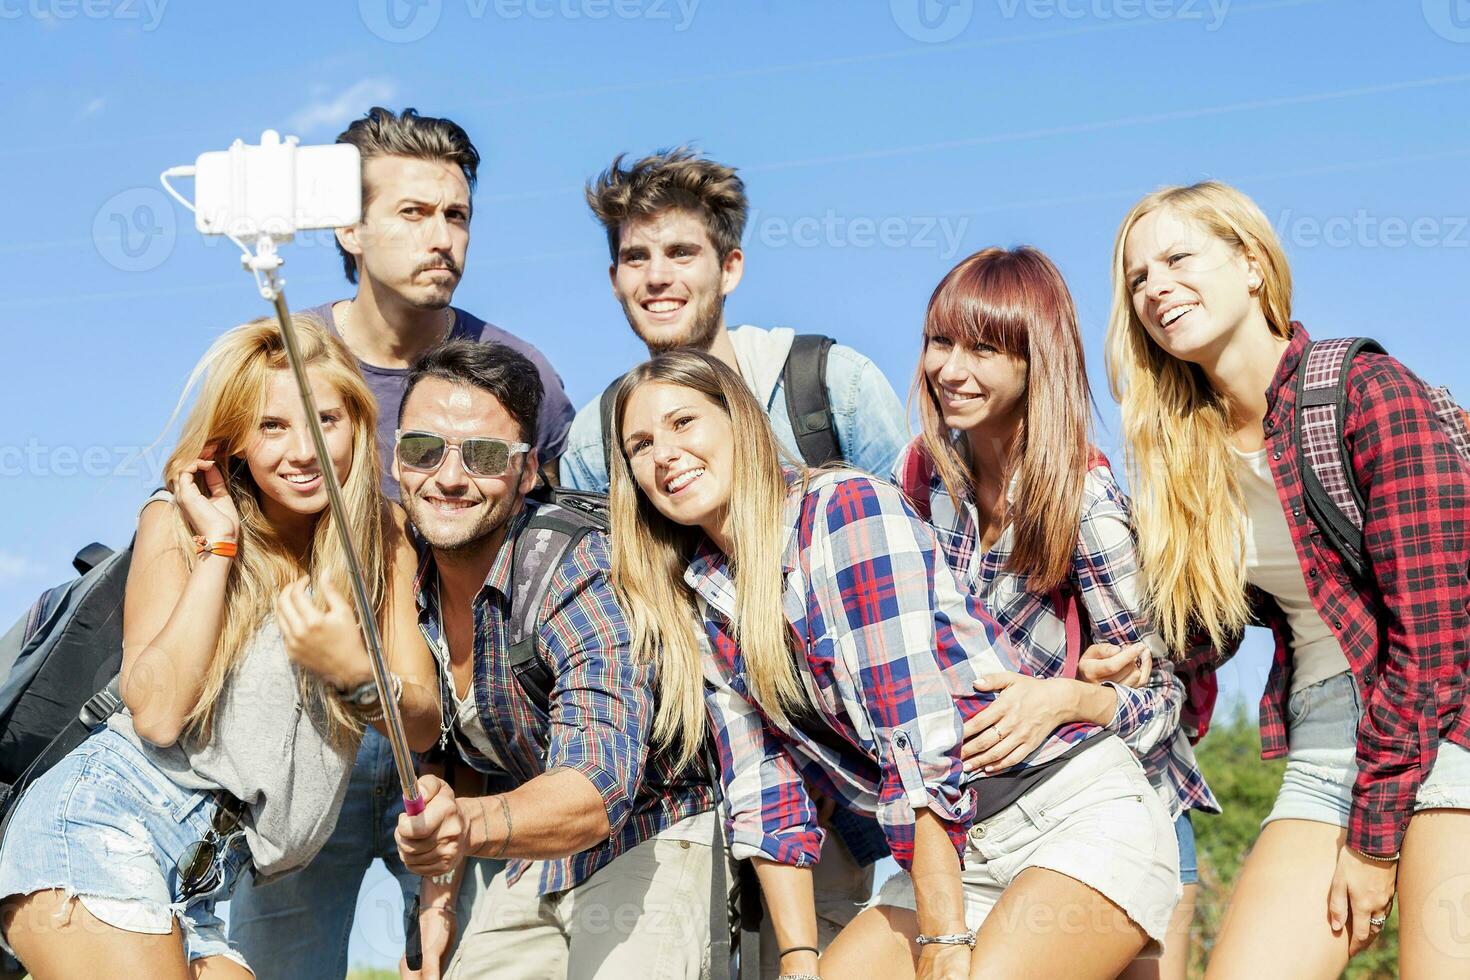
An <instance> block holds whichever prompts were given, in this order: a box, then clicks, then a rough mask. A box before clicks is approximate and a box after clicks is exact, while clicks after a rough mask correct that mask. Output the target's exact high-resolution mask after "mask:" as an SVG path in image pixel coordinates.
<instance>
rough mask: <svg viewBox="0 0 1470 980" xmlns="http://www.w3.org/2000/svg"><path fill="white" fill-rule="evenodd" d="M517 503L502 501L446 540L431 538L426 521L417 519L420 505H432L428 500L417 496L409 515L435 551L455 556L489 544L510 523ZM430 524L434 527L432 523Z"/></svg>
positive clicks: (473, 551)
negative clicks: (419, 498) (469, 526)
mask: <svg viewBox="0 0 1470 980" xmlns="http://www.w3.org/2000/svg"><path fill="white" fill-rule="evenodd" d="M515 503H516V501H515V500H514V499H512V500H506V501H501V506H499V507H491V508H490V512H489V513H487V514H486V515H485V517H484V519H483V520H481V521H480V522H479V523H478V524H477V525H475V526H474V527H473V528H470V529H468V530H467V531H466V532H464V533H463V534H462V535H460V536H456V537H455V538H452V539H446V540H437V541H436V540H434V538H431V537H430V536H429V535H428V534H427V533H425V522H423V521H419V520H417V519H415V517H414V512H415V511H416V510H418V508H419V507H424V508H429V507H430V504H429V503H427V502H426V501H419V500H418V499H417V498H414V505H413V506H412V507H410V508H409V513H408V517H409V520H411V521H413V524H414V526H415V527H416V528H417V529H418V532H419V535H420V536H421V537H423V539H424V540H425V541H426V542H428V544H429V547H431V548H433V549H434V550H435V551H441V552H444V553H445V554H447V555H455V556H459V555H471V554H474V553H475V552H476V551H478V550H480V549H481V548H483V547H485V546H486V545H487V544H489V543H490V541H491V539H492V538H494V537H495V536H496V535H498V534H499V533H500V532H501V531H502V530H503V529H504V528H505V526H506V525H507V524H509V523H510V519H511V517H512V515H513V514H514V510H515V507H514V505H515ZM430 526H431V527H432V525H430Z"/></svg>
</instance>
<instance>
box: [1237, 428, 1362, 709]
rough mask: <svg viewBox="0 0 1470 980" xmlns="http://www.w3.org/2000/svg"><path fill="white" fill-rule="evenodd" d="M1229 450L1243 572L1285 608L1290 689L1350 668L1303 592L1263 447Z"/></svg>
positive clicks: (1304, 587) (1303, 584) (1304, 585)
mask: <svg viewBox="0 0 1470 980" xmlns="http://www.w3.org/2000/svg"><path fill="white" fill-rule="evenodd" d="M1231 451H1232V452H1234V453H1235V461H1236V465H1235V473H1236V476H1237V477H1238V478H1239V480H1240V489H1241V492H1242V494H1243V495H1244V496H1245V578H1246V581H1247V582H1249V583H1250V584H1251V585H1254V586H1255V587H1256V588H1258V589H1260V590H1261V591H1262V592H1266V593H1268V594H1269V595H1270V596H1271V597H1272V598H1273V599H1275V600H1276V604H1277V605H1279V606H1280V607H1281V611H1282V612H1284V613H1286V620H1287V622H1288V623H1289V624H1290V626H1291V661H1292V670H1291V690H1292V693H1295V692H1297V691H1299V690H1301V689H1302V688H1304V687H1309V686H1310V685H1312V684H1316V683H1317V682H1318V681H1324V680H1326V679H1327V678H1329V677H1333V676H1336V675H1337V674H1340V673H1342V672H1343V671H1345V670H1347V669H1349V665H1348V661H1347V656H1346V655H1345V654H1344V653H1343V652H1342V645H1341V644H1339V643H1338V642H1337V637H1335V636H1333V635H1332V631H1331V630H1330V629H1328V628H1327V624H1326V623H1325V622H1324V621H1323V620H1322V617H1321V616H1319V615H1317V610H1316V608H1315V607H1314V606H1313V605H1312V600H1311V597H1310V596H1308V595H1307V580H1306V578H1304V577H1303V576H1302V565H1301V561H1300V560H1298V558H1297V554H1296V546H1295V545H1294V544H1292V540H1291V528H1289V527H1287V525H1286V515H1285V514H1284V513H1283V512H1282V510H1281V498H1280V497H1279V496H1278V495H1277V493H1276V482H1275V481H1274V480H1273V479H1272V478H1271V467H1270V464H1269V463H1268V462H1267V461H1266V450H1264V449H1261V450H1257V451H1256V452H1253V453H1243V452H1241V451H1240V450H1238V449H1236V448H1235V447H1233V446H1232V447H1231Z"/></svg>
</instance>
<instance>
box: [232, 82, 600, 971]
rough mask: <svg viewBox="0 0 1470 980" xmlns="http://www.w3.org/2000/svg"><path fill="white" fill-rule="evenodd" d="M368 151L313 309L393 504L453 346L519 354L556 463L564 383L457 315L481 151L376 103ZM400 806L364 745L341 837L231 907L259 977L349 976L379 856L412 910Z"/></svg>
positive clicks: (413, 115) (385, 758) (363, 143)
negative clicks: (357, 377)
mask: <svg viewBox="0 0 1470 980" xmlns="http://www.w3.org/2000/svg"><path fill="white" fill-rule="evenodd" d="M337 140H338V142H341V143H351V144H353V145H354V146H356V147H357V148H358V150H359V151H360V152H361V154H362V182H363V213H362V220H361V221H360V222H358V223H357V224H355V225H352V226H351V227H347V228H339V229H337V245H338V248H339V249H340V250H341V252H342V257H343V263H344V268H345V271H346V274H347V280H348V282H352V283H356V285H357V292H356V294H355V295H354V296H352V297H351V298H349V299H343V300H338V301H337V302H335V303H327V304H324V305H322V306H319V307H316V308H314V309H312V310H309V311H307V312H310V313H313V314H315V315H317V316H319V317H320V318H321V319H322V320H324V321H326V323H327V324H328V325H330V326H331V327H332V328H333V330H335V331H336V333H337V335H338V336H340V337H341V338H342V340H343V341H344V342H345V343H346V344H347V346H348V348H349V349H350V350H351V351H352V353H353V354H355V355H356V356H357V360H358V367H359V368H361V370H362V373H363V376H364V377H365V378H366V379H367V383H368V386H369V387H370V388H371V389H372V391H373V394H374V396H376V398H377V400H378V413H379V418H378V447H379V451H380V459H382V460H383V462H384V472H383V487H384V490H385V491H386V492H387V493H388V495H389V496H391V497H394V498H396V497H397V496H398V484H397V481H396V480H394V478H393V475H392V473H391V472H389V468H388V466H387V461H388V460H389V459H391V458H392V453H393V427H394V420H395V419H396V418H397V417H398V408H399V403H400V402H401V401H402V399H403V391H404V386H405V384H406V382H407V380H408V373H409V372H408V369H409V366H410V365H411V364H412V363H413V362H414V361H415V360H416V359H417V358H418V357H419V356H420V355H421V354H422V353H424V352H425V351H427V350H430V349H432V348H434V347H436V346H438V345H439V344H442V343H444V342H445V341H446V340H451V339H452V340H468V341H474V342H492V341H493V342H496V343H499V344H504V345H506V346H508V347H510V348H513V349H515V350H517V351H519V352H520V353H521V354H523V355H524V356H525V357H526V358H528V359H529V360H530V362H531V363H532V364H533V365H534V366H535V373H536V374H537V375H539V377H540V379H541V382H542V384H543V385H544V387H545V395H544V397H543V398H541V399H540V411H539V417H538V419H537V424H536V426H535V431H536V432H537V441H536V450H537V458H538V459H541V460H548V461H549V460H554V459H555V458H556V456H557V455H558V454H559V453H560V452H561V450H562V446H563V444H564V442H565V439H566V432H567V426H568V424H569V423H570V421H571V417H572V406H571V403H570V402H569V401H568V400H567V397H566V393H565V392H564V391H563V390H562V384H561V379H560V378H559V377H557V375H556V372H555V371H553V370H552V368H551V365H550V363H549V362H548V361H547V360H546V358H545V357H544V356H543V355H542V354H541V352H540V351H538V350H536V349H535V348H534V347H532V346H531V345H530V344H528V343H526V342H525V341H524V340H521V339H520V338H518V337H515V336H512V335H511V334H509V333H507V332H505V331H504V330H501V329H500V328H499V327H496V326H493V325H491V324H488V323H486V322H485V321H483V320H481V319H479V318H477V317H474V316H472V315H470V314H469V313H467V312H465V311H464V310H460V309H457V308H455V307H454V306H451V305H450V301H451V300H452V299H453V297H454V291H455V288H456V287H457V286H458V285H459V280H460V275H461V273H462V271H463V269H464V264H465V253H466V251H467V250H468V248H469V239H470V217H471V214H472V204H471V200H470V192H471V191H472V190H473V189H474V186H475V176H476V168H477V167H478V166H479V162H480V154H479V152H478V151H477V150H476V149H475V147H474V144H473V143H471V142H470V139H469V137H468V136H467V135H466V134H465V131H464V130H463V129H461V128H460V127H459V126H458V125H456V124H455V123H453V122H451V121H450V120H448V119H436V118H433V117H429V116H421V115H419V114H418V113H417V112H416V111H415V110H413V109H405V110H404V111H403V112H402V113H394V112H392V111H390V110H388V109H384V108H381V107H377V108H374V109H372V110H371V111H370V112H369V113H368V114H367V115H366V116H364V117H362V118H361V119H358V120H356V121H355V122H353V123H352V124H351V125H350V126H348V127H347V129H346V131H345V132H343V133H342V135H341V136H339V137H338V138H337ZM402 810H403V801H402V798H401V790H400V788H399V784H398V777H397V770H396V768H395V766H394V763H393V754H392V752H391V751H390V749H389V746H388V740H387V739H385V738H384V737H383V736H381V735H379V734H378V733H377V732H376V731H372V730H369V731H368V732H367V733H366V734H365V735H364V736H363V739H362V744H361V746H360V748H359V750H358V755H357V760H356V763H355V765H354V766H353V770H352V781H351V782H350V783H349V785H348V789H347V796H346V798H345V800H344V801H343V804H342V812H341V816H340V817H339V818H338V822H337V827H336V829H335V830H334V831H333V833H332V836H331V837H330V838H329V839H328V841H327V843H326V845H325V846H324V847H323V848H322V850H321V853H320V854H318V855H317V857H316V858H315V859H314V860H313V861H312V862H311V864H309V865H308V866H307V867H306V868H304V869H302V870H301V871H300V872H298V873H296V874H294V875H290V876H288V877H286V878H283V879H281V880H279V881H275V882H272V883H270V884H268V885H263V886H259V885H254V884H253V883H250V882H245V883H242V884H241V886H240V887H239V888H237V889H236V892H235V895H234V898H233V900H232V901H231V902H230V938H231V940H232V941H234V942H236V943H238V944H239V945H240V947H241V949H242V950H243V951H244V953H245V955H246V957H247V958H248V959H249V961H250V963H251V964H252V966H254V968H255V970H256V972H257V975H258V976H259V977H260V980H277V978H280V980H316V978H321V980H341V978H342V977H343V976H344V975H345V974H346V972H347V946H348V937H349V936H350V934H351V932H352V922H353V917H354V913H355V911H356V907H357V893H358V890H359V888H360V886H361V883H362V880H363V876H364V875H365V874H366V873H367V870H368V868H369V866H370V865H371V864H372V862H373V859H374V858H381V859H382V860H383V861H384V863H385V864H386V865H387V866H388V869H389V871H390V872H392V873H393V874H394V876H395V877H396V878H397V879H398V881H399V885H400V888H401V889H402V892H403V896H404V899H405V901H409V900H411V899H412V896H413V895H414V894H415V893H416V892H417V889H418V876H417V875H413V874H411V873H409V872H408V871H406V870H405V869H404V868H403V865H402V864H401V863H400V862H399V860H398V854H397V851H396V849H395V848H394V847H393V841H392V828H393V826H394V822H395V821H396V820H397V817H398V814H399V813H401V812H402Z"/></svg>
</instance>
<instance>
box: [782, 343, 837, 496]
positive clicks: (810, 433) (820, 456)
mask: <svg viewBox="0 0 1470 980" xmlns="http://www.w3.org/2000/svg"><path fill="white" fill-rule="evenodd" d="M834 343H836V341H834V340H833V339H832V338H831V337H825V336H823V335H821V334H815V333H803V334H797V335H796V339H795V340H793V341H792V342H791V350H790V351H789V352H788V353H787V354H786V363H785V365H784V366H783V367H782V368H781V384H782V386H783V387H785V389H786V412H787V414H788V415H789V416H790V417H791V431H792V432H793V433H794V434H795V436H796V448H797V449H798V450H800V451H801V458H802V460H803V461H805V462H806V465H808V466H812V467H817V466H823V465H825V464H827V463H835V462H837V461H839V460H841V459H842V447H841V446H840V445H838V443H837V426H836V423H835V422H834V421H833V419H832V399H831V398H830V397H829V395H828V393H827V354H828V353H829V352H830V351H831V350H832V345H833V344H834Z"/></svg>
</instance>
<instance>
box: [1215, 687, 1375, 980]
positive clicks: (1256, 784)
mask: <svg viewBox="0 0 1470 980" xmlns="http://www.w3.org/2000/svg"><path fill="white" fill-rule="evenodd" d="M1195 754H1196V756H1197V757H1198V759H1199V765H1200V771H1201V772H1203V773H1204V774H1205V779H1207V780H1208V781H1209V783H1210V788H1211V789H1212V790H1214V791H1215V796H1216V797H1218V798H1219V800H1220V805H1221V807H1222V808H1223V809H1224V811H1225V812H1224V813H1221V814H1220V815H1219V816H1212V815H1199V814H1196V815H1195V818H1194V830H1195V839H1196V844H1197V846H1198V849H1199V876H1200V896H1199V903H1198V905H1197V906H1196V907H1195V915H1194V926H1193V928H1192V929H1191V930H1190V940H1191V942H1190V947H1191V948H1190V957H1189V958H1190V964H1189V975H1190V976H1191V977H1196V976H1204V972H1205V962H1206V961H1207V959H1208V957H1209V952H1210V949H1211V948H1213V946H1214V944H1215V936H1216V935H1217V934H1218V932H1219V929H1220V923H1221V920H1222V919H1223V917H1224V913H1225V905H1226V902H1227V901H1228V900H1229V898H1230V891H1231V889H1232V888H1233V887H1234V886H1235V876H1236V874H1238V873H1239V871H1240V865H1241V863H1242V862H1243V861H1244V860H1245V856H1246V853H1247V852H1248V851H1249V850H1250V847H1251V844H1252V843H1254V842H1255V839H1256V836H1257V834H1259V833H1260V827H1261V821H1262V820H1264V819H1265V817H1266V814H1267V813H1269V812H1270V811H1271V804H1272V803H1273V802H1275V799H1276V792H1277V791H1278V790H1279V789H1280V788H1281V773H1282V771H1283V770H1284V769H1285V768H1286V763H1285V762H1284V761H1283V760H1280V759H1276V760H1272V761H1270V762H1264V761H1262V759H1261V737H1260V731H1259V729H1258V728H1257V726H1256V724H1255V722H1254V721H1252V720H1250V719H1249V718H1247V717H1246V714H1245V710H1244V708H1241V709H1240V710H1239V711H1238V712H1237V714H1236V716H1235V717H1234V718H1233V719H1232V720H1230V721H1228V722H1224V721H1223V720H1222V721H1221V722H1217V724H1216V725H1215V726H1214V727H1212V728H1211V729H1210V734H1209V735H1208V737H1206V738H1205V740H1204V741H1203V742H1201V743H1200V744H1199V746H1198V747H1197V749H1196V751H1195ZM1398 959H1399V937H1398V913H1397V912H1395V913H1394V914H1393V915H1391V916H1390V917H1389V920H1388V924H1387V925H1386V926H1384V928H1383V935H1382V936H1380V937H1379V938H1378V941H1377V942H1376V943H1374V944H1373V945H1372V946H1370V947H1368V949H1367V950H1366V951H1365V952H1363V953H1362V954H1360V955H1359V956H1357V957H1356V958H1355V959H1354V960H1353V961H1352V963H1350V964H1349V965H1348V968H1347V971H1346V972H1345V973H1344V974H1343V976H1344V977H1345V978H1347V980H1372V978H1378V977H1396V976H1398Z"/></svg>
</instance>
